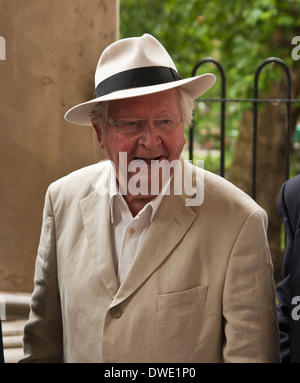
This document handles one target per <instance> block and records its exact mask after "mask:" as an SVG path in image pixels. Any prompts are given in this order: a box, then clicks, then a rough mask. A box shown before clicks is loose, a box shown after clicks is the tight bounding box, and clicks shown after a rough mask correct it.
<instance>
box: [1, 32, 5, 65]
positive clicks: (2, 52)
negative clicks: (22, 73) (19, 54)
mask: <svg viewBox="0 0 300 383" xmlns="http://www.w3.org/2000/svg"><path fill="white" fill-rule="evenodd" d="M0 60H6V41H5V38H4V37H2V36H0Z"/></svg>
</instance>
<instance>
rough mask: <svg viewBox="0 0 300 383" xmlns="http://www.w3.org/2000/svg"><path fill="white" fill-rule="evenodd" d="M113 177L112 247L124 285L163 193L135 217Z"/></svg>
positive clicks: (112, 173)
mask: <svg viewBox="0 0 300 383" xmlns="http://www.w3.org/2000/svg"><path fill="white" fill-rule="evenodd" d="M112 177H114V172H113V171H112V172H111V182H110V189H109V190H110V221H111V224H110V232H111V245H112V255H113V260H114V265H115V269H116V273H117V275H118V279H119V282H120V283H122V281H123V279H124V277H125V275H126V274H127V272H128V270H129V268H130V266H131V263H132V261H133V259H134V257H135V256H136V255H137V253H138V251H139V249H140V246H141V244H142V242H143V239H144V237H145V235H146V233H147V230H148V228H149V226H150V223H151V222H152V220H153V217H154V215H155V213H156V211H157V209H158V207H159V205H160V203H161V201H162V198H163V193H160V194H159V195H158V196H157V197H155V198H153V200H151V201H150V202H149V203H147V205H145V206H144V208H143V209H142V210H141V211H140V212H139V213H138V214H137V215H136V216H135V217H133V216H132V214H131V211H130V210H129V207H128V205H127V203H126V201H125V200H124V198H123V196H122V195H121V194H120V193H119V191H118V190H117V188H116V182H114V180H113V178H112Z"/></svg>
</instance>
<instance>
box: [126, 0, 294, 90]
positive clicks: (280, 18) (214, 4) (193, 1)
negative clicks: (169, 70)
mask: <svg viewBox="0 0 300 383" xmlns="http://www.w3.org/2000/svg"><path fill="white" fill-rule="evenodd" d="M120 11H121V12H120V34H121V37H129V36H138V35H142V34H143V33H145V32H148V33H151V34H153V35H154V36H156V37H157V38H158V39H159V40H160V41H161V42H162V44H163V45H164V46H165V47H166V49H167V50H168V51H169V53H170V54H171V56H172V58H173V59H174V61H175V63H176V65H177V69H178V71H179V73H180V74H181V75H182V77H188V76H190V75H191V72H192V69H193V66H194V65H195V63H196V62H198V61H199V60H200V59H202V58H204V57H208V56H211V57H214V58H216V59H217V60H219V61H220V62H221V63H222V65H223V66H224V69H225V71H226V75H227V82H228V84H230V86H228V96H229V97H246V96H249V89H250V92H251V87H252V81H253V74H254V73H255V70H256V68H257V66H258V64H259V63H260V62H261V61H262V60H264V59H265V58H267V57H270V56H277V57H280V58H282V59H283V60H285V61H286V63H287V64H288V65H292V64H293V61H292V59H291V51H292V46H291V39H292V37H293V36H294V35H296V34H297V33H299V34H300V28H299V27H300V0H294V1H291V0H285V1H282V0H252V1H250V0H240V1H236V0H226V1H224V0H215V1H204V0H188V1H186V0H120ZM203 69H204V68H203ZM206 69H207V68H205V70H204V71H206ZM199 70H200V69H199ZM210 70H211V71H213V72H214V73H216V74H217V75H218V71H217V70H216V68H215V67H211V66H210ZM201 71H202V68H201ZM269 72H270V73H266V75H268V76H270V75H272V73H273V72H274V68H273V70H270V71H269ZM278 73H279V72H277V73H276V76H277V77H278ZM197 74H198V73H197ZM199 74H200V73H199ZM262 75H263V74H262ZM272 80H273V79H272ZM245 93H246V94H245Z"/></svg>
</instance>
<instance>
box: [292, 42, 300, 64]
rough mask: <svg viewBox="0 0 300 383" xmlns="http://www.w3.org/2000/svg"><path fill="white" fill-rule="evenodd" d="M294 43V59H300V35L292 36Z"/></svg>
mask: <svg viewBox="0 0 300 383" xmlns="http://www.w3.org/2000/svg"><path fill="white" fill-rule="evenodd" d="M292 45H296V46H295V48H293V50H292V59H293V60H295V61H297V60H300V36H294V37H293V38H292Z"/></svg>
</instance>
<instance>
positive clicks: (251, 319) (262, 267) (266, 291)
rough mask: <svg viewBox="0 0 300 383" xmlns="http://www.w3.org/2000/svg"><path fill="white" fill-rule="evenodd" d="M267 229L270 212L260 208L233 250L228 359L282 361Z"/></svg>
mask: <svg viewBox="0 0 300 383" xmlns="http://www.w3.org/2000/svg"><path fill="white" fill-rule="evenodd" d="M266 228H267V215H266V213H265V211H264V210H263V209H261V208H257V209H256V210H255V211H254V212H252V213H251V214H250V215H249V216H248V218H247V219H246V221H245V222H244V224H243V226H242V227H241V229H240V232H239V234H238V236H237V238H236V240H235V243H234V245H233V248H232V251H231V255H230V258H229V262H228V266H227V272H226V278H225V285H224V292H223V316H224V332H225V345H224V349H223V358H224V361H225V362H231V363H232V362H233V363H236V362H243V363H252V362H253V363H257V362H262V363H273V362H279V339H278V338H279V333H278V324H277V316H276V300H275V286H274V281H273V264H272V260H271V255H270V251H269V246H268V240H267V236H266Z"/></svg>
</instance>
